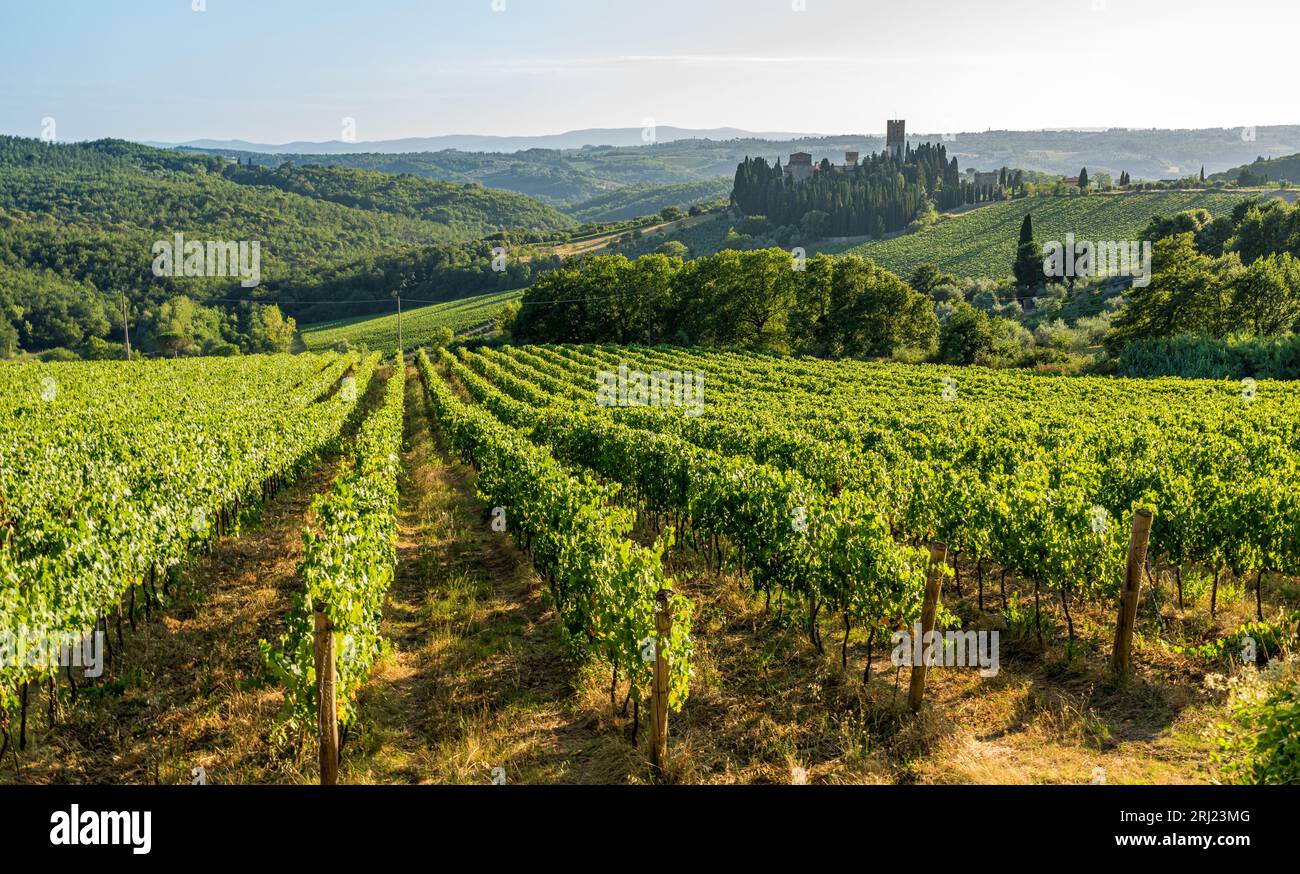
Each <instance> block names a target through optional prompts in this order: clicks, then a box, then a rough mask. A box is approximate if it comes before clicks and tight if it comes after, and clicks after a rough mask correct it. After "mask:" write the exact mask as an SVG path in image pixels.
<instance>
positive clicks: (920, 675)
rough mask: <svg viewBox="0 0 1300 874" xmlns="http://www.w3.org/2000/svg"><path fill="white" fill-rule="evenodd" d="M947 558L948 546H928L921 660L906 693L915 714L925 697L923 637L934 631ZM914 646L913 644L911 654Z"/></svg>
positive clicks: (922, 605)
mask: <svg viewBox="0 0 1300 874" xmlns="http://www.w3.org/2000/svg"><path fill="white" fill-rule="evenodd" d="M947 558H948V545H947V544H945V543H931V544H930V573H929V575H928V576H927V577H926V580H925V600H924V601H923V602H922V604H921V635H922V636H921V640H920V641H919V642H920V644H921V646H920V649H921V653H922V656H921V660H920V662H919V663H918V664H914V665H912V683H911V686H910V687H909V688H908V691H907V704H908V706H909V707H911V708H912V712H913V713H916V712H918V711H919V710H920V709H921V699H922V698H924V697H925V649H926V648H925V635H927V634H929V633H930V632H931V631H934V617H935V614H936V613H938V612H939V591H940V589H941V588H942V587H943V563H944V562H945V561H946V560H947ZM915 651H916V644H915V643H914V644H913V652H915Z"/></svg>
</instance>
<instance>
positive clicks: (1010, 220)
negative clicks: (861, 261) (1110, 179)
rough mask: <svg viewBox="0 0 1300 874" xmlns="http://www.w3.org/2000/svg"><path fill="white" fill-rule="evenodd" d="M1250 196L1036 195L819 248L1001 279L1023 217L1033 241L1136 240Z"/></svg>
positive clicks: (892, 264)
mask: <svg viewBox="0 0 1300 874" xmlns="http://www.w3.org/2000/svg"><path fill="white" fill-rule="evenodd" d="M1250 196H1251V195H1241V194H1223V193H1215V192H1200V191H1158V192H1139V193H1134V194H1115V195H1093V196H1090V197H1034V198H1029V199H1026V200H1012V201H1007V202H1005V203H995V204H993V205H991V206H985V207H981V208H979V209H976V210H974V211H972V212H969V213H964V214H961V215H955V216H951V217H950V218H947V219H945V220H943V221H940V222H939V223H938V224H936V225H934V226H933V227H930V228H927V229H926V230H923V231H918V232H916V233H912V234H905V235H903V236H901V237H895V238H894V239H892V240H882V241H873V242H869V243H860V244H858V245H852V246H845V245H840V246H826V247H819V250H820V251H823V252H829V253H834V254H842V253H854V254H858V255H863V256H865V257H868V258H871V259H872V260H873V261H875V262H876V263H877V264H879V265H880V266H882V267H884V268H886V269H888V270H892V271H893V272H895V273H897V274H898V275H899V276H902V277H903V278H907V277H909V276H911V275H912V271H913V270H915V269H916V268H917V266H919V265H921V264H924V263H926V262H927V261H928V262H931V263H934V264H936V265H937V266H938V267H939V268H940V269H941V270H943V271H945V272H947V273H953V274H956V275H957V276H966V277H981V276H982V277H988V278H991V279H1001V278H1003V277H1006V276H1010V275H1011V263H1012V261H1013V260H1014V259H1015V253H1016V241H1017V240H1018V239H1019V235H1020V224H1021V222H1023V221H1024V218H1025V214H1026V213H1030V214H1032V215H1033V217H1034V239H1036V240H1037V241H1038V242H1039V244H1042V243H1045V242H1047V241H1049V240H1064V239H1065V234H1066V233H1073V234H1074V236H1075V238H1076V239H1079V240H1135V239H1137V238H1138V235H1139V234H1141V233H1142V231H1143V229H1144V228H1146V226H1147V223H1148V222H1149V221H1151V217H1152V216H1155V215H1171V214H1173V213H1176V212H1181V211H1183V210H1187V209H1198V208H1204V209H1208V210H1209V211H1210V212H1211V214H1213V215H1215V216H1219V215H1223V214H1225V213H1227V212H1228V211H1230V210H1231V209H1232V207H1233V206H1234V205H1235V204H1236V203H1238V202H1239V201H1241V200H1243V199H1247V198H1248V197H1250Z"/></svg>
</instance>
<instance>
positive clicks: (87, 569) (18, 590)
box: [0, 354, 377, 716]
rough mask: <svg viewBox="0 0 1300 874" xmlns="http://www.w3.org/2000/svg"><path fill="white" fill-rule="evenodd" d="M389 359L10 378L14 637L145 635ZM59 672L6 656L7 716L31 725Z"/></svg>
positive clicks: (171, 365)
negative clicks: (191, 558)
mask: <svg viewBox="0 0 1300 874" xmlns="http://www.w3.org/2000/svg"><path fill="white" fill-rule="evenodd" d="M376 359H377V356H372V357H370V358H367V359H365V360H361V359H359V358H357V357H356V356H354V355H334V354H328V355H325V356H322V357H315V356H299V357H289V356H278V357H266V358H262V357H259V358H248V359H236V360H230V361H221V362H214V361H185V362H139V363H132V364H117V363H111V364H68V365H59V364H51V365H42V366H39V367H36V366H32V367H26V366H14V367H5V368H3V369H0V421H3V422H4V423H5V427H4V429H3V433H2V436H0V538H2V539H0V586H2V589H0V591H2V592H3V598H2V599H0V603H3V605H4V611H3V614H2V615H0V635H3V636H4V640H5V641H7V642H8V641H14V640H18V639H21V638H30V639H33V640H37V639H44V640H74V641H80V640H82V639H83V638H84V637H86V636H87V635H89V634H91V633H93V632H94V631H95V630H96V629H99V630H100V632H102V633H104V634H107V633H108V632H109V627H110V623H114V624H115V625H116V629H115V630H116V631H117V634H118V637H119V640H120V639H121V637H120V635H121V623H122V617H123V613H124V612H125V613H126V614H127V617H128V618H129V620H130V621H131V623H132V624H133V625H134V623H135V620H136V607H137V602H140V607H141V608H142V609H145V610H151V609H154V608H156V607H157V606H159V605H160V604H161V599H162V598H163V597H165V595H166V594H167V591H168V586H169V583H170V582H171V580H172V576H173V570H174V569H175V568H176V567H177V566H178V565H179V564H180V562H181V561H182V560H183V559H184V558H185V557H186V556H188V555H190V554H191V553H192V552H194V551H195V550H197V549H199V548H201V547H203V546H204V545H205V544H207V543H209V542H210V541H211V540H212V539H214V538H216V537H219V536H224V535H225V534H227V533H229V532H232V531H237V530H238V528H239V525H240V520H241V518H242V516H243V514H245V513H246V512H249V511H250V510H252V509H255V508H256V507H257V506H258V505H260V504H261V503H264V502H266V501H269V500H270V499H272V498H273V497H274V495H275V494H276V492H277V491H278V490H279V489H280V488H281V486H282V484H283V483H284V482H286V481H288V480H291V479H292V478H293V477H294V476H295V475H297V474H298V473H300V472H301V471H303V470H304V469H305V468H306V467H307V466H308V465H310V464H312V462H313V461H314V459H315V458H316V457H317V456H318V455H319V454H320V453H321V452H322V451H323V450H324V449H325V448H326V447H327V446H328V445H329V444H330V443H331V441H333V440H335V439H337V437H338V435H339V433H340V431H341V429H342V428H343V426H344V424H345V422H346V420H347V419H348V417H349V415H350V414H351V413H352V412H353V410H354V409H355V407H356V404H357V398H358V396H359V394H360V393H361V392H362V391H364V388H365V386H366V385H367V384H368V382H369V380H370V377H371V374H372V373H373V370H374V366H375V362H376ZM53 676H54V670H53V669H51V667H50V666H49V665H48V664H47V665H45V666H39V665H34V664H24V663H22V662H20V661H18V660H14V659H6V660H5V663H4V664H3V665H0V706H3V707H4V708H5V710H6V711H8V710H10V709H12V708H13V707H14V705H16V704H17V705H18V706H20V707H21V708H22V711H23V714H24V716H25V715H26V709H27V704H28V693H29V690H30V687H31V686H32V685H34V684H38V683H40V682H41V681H42V680H48V681H50V682H52V681H53ZM69 680H70V682H75V681H72V680H71V674H69ZM20 699H21V700H20Z"/></svg>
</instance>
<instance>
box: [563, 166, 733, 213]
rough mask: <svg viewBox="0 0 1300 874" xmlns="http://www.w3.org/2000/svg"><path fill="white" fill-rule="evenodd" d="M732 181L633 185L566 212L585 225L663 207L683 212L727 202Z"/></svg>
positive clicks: (574, 206)
mask: <svg viewBox="0 0 1300 874" xmlns="http://www.w3.org/2000/svg"><path fill="white" fill-rule="evenodd" d="M731 185H732V180H731V178H730V177H727V176H720V177H718V178H716V179H706V180H704V181H702V182H682V183H678V184H676V185H630V186H628V187H626V188H620V189H618V190H617V191H611V192H610V193H608V194H602V195H598V196H597V197H593V198H591V199H590V200H585V201H583V202H582V203H577V204H574V205H573V206H571V207H569V208H567V209H566V210H565V211H566V212H567V213H568V214H569V215H571V216H573V217H574V218H576V219H578V220H579V221H582V222H610V221H621V220H624V219H632V218H637V217H638V216H643V215H654V214H655V213H657V212H659V211H660V210H662V209H663V208H664V207H668V206H676V207H679V208H681V209H686V208H687V207H691V206H694V205H696V204H699V203H708V202H710V201H715V200H723V201H725V200H726V199H727V198H728V196H730V194H731Z"/></svg>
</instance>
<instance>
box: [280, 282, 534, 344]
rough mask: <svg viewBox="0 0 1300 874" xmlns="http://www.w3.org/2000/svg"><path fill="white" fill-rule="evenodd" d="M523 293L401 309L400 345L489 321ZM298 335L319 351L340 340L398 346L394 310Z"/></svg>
mask: <svg viewBox="0 0 1300 874" xmlns="http://www.w3.org/2000/svg"><path fill="white" fill-rule="evenodd" d="M522 293H523V292H521V291H501V292H495V293H491V294H480V295H475V296H474V297H467V298H462V299H460V300H454V301H450V302H448V303H440V304H432V305H430V306H424V307H419V308H418V309H411V310H403V312H402V346H403V348H405V349H416V348H418V347H420V346H423V345H426V344H428V343H429V341H430V339H431V338H432V337H433V334H434V332H435V331H437V330H438V329H439V328H444V327H445V328H448V329H450V330H451V331H452V332H453V333H456V334H460V333H462V332H465V331H469V330H471V329H473V328H476V327H478V326H479V325H482V324H483V323H485V322H490V321H491V319H492V318H493V316H495V315H496V312H497V310H499V309H500V308H501V307H502V306H504V305H505V304H507V303H509V302H510V301H512V300H517V299H518V298H519V297H520V295H522ZM300 336H301V337H302V343H303V346H304V348H305V349H306V350H307V351H308V352H320V351H324V350H326V349H330V348H332V347H334V346H335V345H337V344H339V343H347V344H350V345H352V346H361V345H364V346H366V347H368V348H370V349H396V348H397V313H396V312H395V311H394V312H391V313H388V314H385V315H379V316H362V317H359V318H354V319H339V320H337V321H333V322H320V323H317V324H314V325H304V326H302V328H301V331H300Z"/></svg>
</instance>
